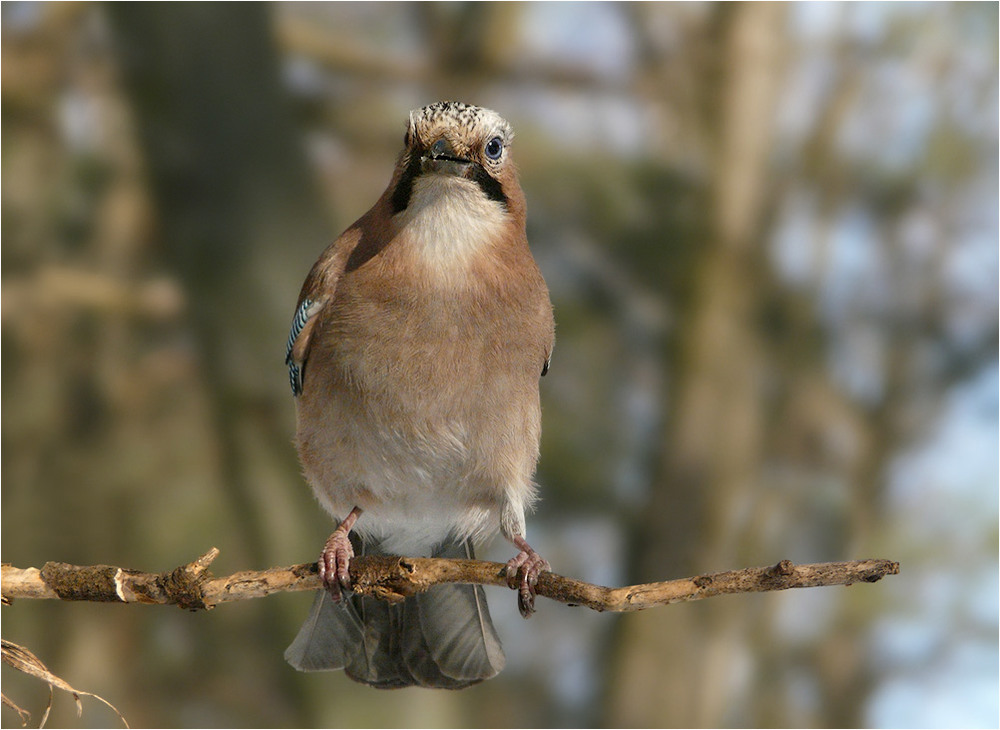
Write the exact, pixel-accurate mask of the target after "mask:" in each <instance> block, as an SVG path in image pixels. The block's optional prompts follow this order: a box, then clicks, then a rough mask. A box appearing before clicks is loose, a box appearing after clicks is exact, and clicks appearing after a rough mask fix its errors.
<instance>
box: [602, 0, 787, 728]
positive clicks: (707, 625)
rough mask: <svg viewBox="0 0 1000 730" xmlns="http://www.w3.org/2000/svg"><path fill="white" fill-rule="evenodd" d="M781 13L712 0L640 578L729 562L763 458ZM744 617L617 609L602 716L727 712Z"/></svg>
mask: <svg viewBox="0 0 1000 730" xmlns="http://www.w3.org/2000/svg"><path fill="white" fill-rule="evenodd" d="M784 12H785V10H784V8H783V7H781V6H776V5H771V4H757V3H749V4H737V5H719V6H716V7H715V8H714V10H713V13H714V17H713V18H712V19H711V20H710V24H711V25H710V31H709V37H708V38H707V39H706V46H707V47H706V49H705V57H706V59H707V64H706V66H705V67H704V68H703V73H702V79H701V83H702V90H703V91H702V94H703V95H704V96H703V103H702V115H703V121H704V124H705V128H706V129H707V130H708V136H707V140H706V141H707V144H708V145H709V150H708V154H707V159H708V160H710V165H711V168H710V171H709V172H710V200H711V205H710V209H709V210H708V211H706V214H707V215H708V216H709V217H710V221H709V222H708V230H710V231H711V234H710V240H708V241H706V242H705V251H704V255H703V259H702V261H701V263H700V264H699V268H698V270H697V271H696V272H695V273H694V275H695V276H696V277H697V286H696V287H695V295H694V297H693V298H692V302H691V310H690V311H686V312H684V311H682V312H678V314H677V319H678V337H679V342H678V345H677V354H676V358H675V360H674V361H673V362H672V363H671V370H670V372H671V374H672V387H671V389H670V393H669V397H670V401H671V404H670V405H671V407H670V408H669V411H668V424H667V428H666V444H665V445H664V448H663V453H664V460H663V464H662V468H661V475H660V479H659V482H658V483H657V484H655V485H654V492H653V493H652V495H651V502H650V505H649V509H648V511H647V513H646V514H647V519H646V522H645V524H642V525H640V527H639V532H640V534H638V535H636V536H634V537H635V540H636V543H635V551H636V552H635V554H634V555H633V558H632V561H631V563H630V564H631V565H633V566H635V572H634V574H633V575H632V576H631V578H632V579H634V580H653V579H657V578H663V577H680V576H686V575H692V574H695V573H698V572H701V571H707V570H721V569H726V568H731V567H737V566H735V565H731V564H728V563H729V562H731V561H733V560H738V559H739V556H738V555H737V554H736V551H735V550H734V548H735V546H736V544H737V542H738V540H737V538H738V530H737V528H736V526H735V525H734V517H735V515H734V511H735V509H736V508H737V507H738V501H739V499H740V497H741V495H742V494H744V493H745V491H746V490H747V489H748V488H750V487H751V485H752V484H753V482H754V480H755V479H756V476H757V473H758V469H759V466H760V464H759V463H758V459H759V442H760V440H761V418H762V412H761V411H762V409H761V377H762V372H763V368H764V356H763V352H762V348H761V344H760V342H759V341H758V336H757V325H756V322H755V314H756V312H757V309H758V302H757V300H756V297H757V289H758V286H757V285H758V277H759V275H760V272H761V270H762V266H763V263H762V253H763V252H762V248H761V246H760V240H759V238H760V231H761V228H762V224H763V222H764V221H763V213H764V211H765V209H766V206H767V203H768V201H767V199H766V198H765V195H766V192H767V179H766V169H767V160H768V153H769V148H770V133H771V126H772V115H773V111H774V101H775V96H776V90H777V88H778V73H779V71H780V61H781V53H780V51H781V46H782V42H783V27H782V19H783V16H784ZM741 625H742V624H741V622H740V621H739V620H738V619H736V617H734V616H733V611H732V604H729V603H725V602H720V603H719V604H716V605H713V606H708V605H703V606H675V607H671V608H670V609H667V610H664V611H657V612H647V613H645V614H636V615H634V616H627V617H625V618H624V619H623V620H622V626H621V627H620V629H621V630H620V632H619V637H618V641H617V644H616V647H615V656H614V657H613V658H612V662H613V668H612V669H611V670H610V676H611V678H612V679H611V690H610V696H609V698H608V700H609V701H608V718H607V724H609V725H612V726H623V727H648V726H663V725H667V726H679V727H705V726H709V727H711V726H720V725H723V724H726V723H727V721H728V722H732V721H734V720H733V719H732V718H728V717H727V715H726V710H727V708H726V707H725V706H723V705H722V704H721V703H719V702H718V701H717V698H718V697H719V696H731V693H730V691H729V690H730V689H731V687H729V686H728V685H729V684H730V683H731V680H732V676H731V675H732V668H733V667H734V666H736V660H737V659H738V656H736V655H735V653H734V651H733V649H735V648H738V646H739V631H740V628H741ZM676 657H687V658H688V661H687V662H685V663H681V662H678V661H677V660H676ZM735 722H736V723H737V724H739V723H740V719H738V718H736V719H735Z"/></svg>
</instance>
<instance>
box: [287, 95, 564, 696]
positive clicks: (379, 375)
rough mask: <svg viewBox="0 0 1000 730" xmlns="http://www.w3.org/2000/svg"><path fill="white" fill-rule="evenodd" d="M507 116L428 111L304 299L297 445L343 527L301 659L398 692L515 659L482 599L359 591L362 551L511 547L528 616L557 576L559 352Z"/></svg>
mask: <svg viewBox="0 0 1000 730" xmlns="http://www.w3.org/2000/svg"><path fill="white" fill-rule="evenodd" d="M513 137H514V134H513V130H512V128H511V125H510V124H509V123H508V122H507V121H505V120H504V119H503V118H502V117H501V116H500V115H499V114H498V113H497V112H495V111H492V110H490V109H486V108H483V107H478V106H474V105H470V104H465V103H462V102H454V101H443V102H437V103H434V104H430V105H428V106H425V107H423V108H420V109H417V110H414V111H412V112H410V115H409V119H408V121H407V123H406V132H405V135H404V139H403V150H402V152H401V153H400V155H399V157H398V159H397V162H396V166H395V169H394V171H393V174H392V177H391V179H390V182H389V185H388V187H387V188H386V189H385V192H383V193H382V195H381V197H379V199H378V200H377V201H376V203H375V204H374V205H373V206H372V208H371V209H370V210H369V211H368V212H367V213H365V214H364V215H363V216H361V217H360V218H359V219H358V220H357V221H356V222H355V223H354V224H353V225H351V226H350V227H349V228H348V229H347V230H346V231H344V233H343V234H342V235H341V236H340V237H339V238H337V239H336V240H335V241H334V242H333V243H332V244H330V245H329V246H328V247H327V248H326V249H325V250H324V251H323V253H322V254H321V255H320V256H319V258H318V260H317V261H316V263H315V264H314V265H313V267H312V269H311V270H310V272H309V274H308V276H307V277H306V279H305V282H304V283H303V285H302V289H301V292H300V294H299V299H298V303H297V304H296V307H295V311H294V315H293V318H292V325H291V331H290V333H289V337H288V341H287V345H286V359H285V362H286V364H287V366H288V373H289V379H290V384H291V389H292V393H293V395H294V398H295V411H296V430H295V444H296V448H297V451H298V454H299V461H300V463H301V466H302V469H303V472H304V475H305V478H306V481H308V483H309V485H310V486H311V487H312V490H313V492H314V494H315V497H316V499H317V501H318V502H319V503H320V504H321V505H322V507H323V508H325V510H326V511H327V512H328V513H329V514H330V516H331V517H332V518H333V520H334V523H335V524H336V525H337V527H336V528H335V529H334V531H333V533H332V534H331V535H330V537H329V539H328V540H327V541H326V543H325V544H324V546H323V549H322V551H321V554H320V558H319V561H318V571H319V575H320V578H321V579H322V582H323V585H324V589H322V590H320V591H319V592H318V593H317V596H316V598H315V600H314V603H313V607H312V611H311V613H310V615H309V617H308V619H307V620H306V622H305V623H304V624H303V626H302V628H301V630H300V631H299V633H298V635H297V636H296V638H295V640H294V641H293V642H292V644H291V645H290V646H289V647H288V649H287V651H286V652H285V658H286V660H287V661H288V662H289V663H290V664H291V665H292V666H293V667H295V668H296V669H299V670H301V671H316V670H329V669H344V670H345V671H346V673H347V675H348V676H349V677H350V678H351V679H354V680H356V681H359V682H362V683H364V684H368V685H371V686H374V687H380V688H387V689H388V688H396V687H407V686H414V685H415V686H422V687H430V688H447V689H460V688H463V687H468V686H470V685H473V684H476V683H478V682H481V681H483V680H485V679H489V678H490V677H493V676H495V675H496V674H497V673H498V672H499V671H500V670H501V669H502V668H503V666H504V662H505V657H504V652H503V648H502V645H501V643H500V639H499V636H498V635H497V632H496V629H495V628H494V626H493V623H492V621H491V619H490V614H489V608H488V606H487V604H486V597H485V593H484V591H483V589H482V587H481V586H478V585H458V584H452V585H439V586H435V587H432V588H431V589H429V590H428V591H426V592H425V593H421V594H418V595H415V596H411V597H407V598H406V599H405V600H404V601H402V602H401V603H397V604H389V603H387V602H384V601H380V600H378V599H375V598H372V597H365V596H359V595H356V594H352V593H351V592H350V587H351V579H350V573H349V565H350V560H351V558H352V557H354V556H355V555H359V554H368V555H378V554H390V555H409V556H418V555H419V556H431V557H460V558H472V557H474V545H475V544H479V543H481V542H482V541H484V540H487V539H489V538H491V537H492V536H494V535H495V534H496V533H498V532H499V533H500V534H502V535H503V536H504V537H505V538H506V539H507V540H509V541H510V542H511V543H512V544H513V546H514V548H515V549H516V550H517V553H516V554H515V556H514V557H513V558H511V559H510V561H508V563H507V564H506V575H507V581H508V585H509V586H510V587H511V588H513V589H515V590H516V591H517V602H518V607H519V610H520V612H521V614H522V615H523V616H525V617H528V616H530V615H531V613H532V611H533V610H534V599H535V586H536V584H537V580H538V576H539V574H540V573H541V572H543V571H545V570H548V569H549V564H548V562H547V561H546V560H545V559H544V558H542V557H541V556H540V555H539V554H538V552H537V551H535V550H534V549H533V548H532V547H531V545H530V544H529V543H528V542H527V539H526V535H525V513H526V511H528V510H529V509H531V507H532V506H533V504H534V502H535V500H536V496H537V487H536V485H535V482H534V472H535V468H536V465H537V462H538V458H539V442H540V438H541V407H540V400H539V380H540V378H541V376H544V375H545V374H546V372H548V369H549V363H550V359H551V356H552V348H553V344H554V338H555V323H554V318H553V311H552V303H551V299H550V296H549V292H548V288H547V286H546V284H545V280H544V279H543V277H542V274H541V272H540V270H539V268H538V266H537V264H536V262H535V260H534V258H533V256H532V254H531V251H530V249H529V247H528V240H527V233H526V228H525V219H526V218H525V217H526V202H525V196H524V193H523V191H522V190H521V186H520V183H519V181H518V174H517V170H516V167H515V165H514V161H513V158H512V155H511V144H512V141H513Z"/></svg>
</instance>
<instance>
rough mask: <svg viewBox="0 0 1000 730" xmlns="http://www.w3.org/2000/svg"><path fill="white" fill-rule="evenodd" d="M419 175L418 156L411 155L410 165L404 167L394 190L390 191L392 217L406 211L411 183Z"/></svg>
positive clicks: (410, 193)
mask: <svg viewBox="0 0 1000 730" xmlns="http://www.w3.org/2000/svg"><path fill="white" fill-rule="evenodd" d="M419 174H420V156H419V155H413V156H412V157H410V164H408V165H407V166H406V169H405V170H403V174H402V175H400V176H399V182H398V183H396V189H395V190H393V191H392V214H393V215H395V214H396V213H399V212H401V211H404V210H406V206H408V205H409V204H410V195H412V194H413V181H414V180H415V179H416V177H417V176H418V175H419Z"/></svg>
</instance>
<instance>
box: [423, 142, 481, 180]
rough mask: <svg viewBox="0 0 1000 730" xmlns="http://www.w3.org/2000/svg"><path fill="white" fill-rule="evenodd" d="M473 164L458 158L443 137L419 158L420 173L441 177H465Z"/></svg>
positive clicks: (470, 161)
mask: <svg viewBox="0 0 1000 730" xmlns="http://www.w3.org/2000/svg"><path fill="white" fill-rule="evenodd" d="M474 164H475V163H474V162H473V161H472V160H469V159H466V158H464V157H460V156H459V155H458V154H457V153H456V152H455V148H454V147H452V145H451V142H449V141H448V140H447V139H445V138H444V137H441V138H440V139H438V140H437V141H436V142H434V144H432V145H431V146H430V148H428V149H427V151H426V152H424V154H423V155H421V156H420V167H421V171H422V172H436V173H440V174H443V175H458V176H460V177H465V176H466V175H467V172H468V169H469V167H470V166H472V165H474Z"/></svg>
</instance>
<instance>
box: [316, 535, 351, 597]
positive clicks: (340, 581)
mask: <svg viewBox="0 0 1000 730" xmlns="http://www.w3.org/2000/svg"><path fill="white" fill-rule="evenodd" d="M353 557H354V547H353V546H352V545H351V541H350V539H349V538H348V537H347V531H346V530H343V529H341V528H339V527H338V528H337V529H336V530H334V531H333V534H332V535H330V538H329V539H328V540H327V541H326V544H325V545H324V546H323V552H321V553H320V555H319V578H320V580H322V581H323V585H324V586H325V587H326V590H327V591H328V592H329V594H330V597H331V598H332V599H333V601H334V603H337V602H339V601H340V600H341V598H342V597H343V591H349V590H351V574H350V570H349V569H350V565H351V558H353Z"/></svg>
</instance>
